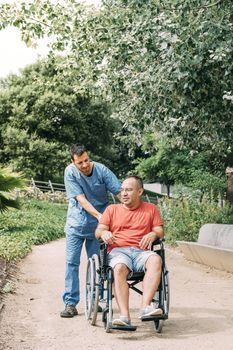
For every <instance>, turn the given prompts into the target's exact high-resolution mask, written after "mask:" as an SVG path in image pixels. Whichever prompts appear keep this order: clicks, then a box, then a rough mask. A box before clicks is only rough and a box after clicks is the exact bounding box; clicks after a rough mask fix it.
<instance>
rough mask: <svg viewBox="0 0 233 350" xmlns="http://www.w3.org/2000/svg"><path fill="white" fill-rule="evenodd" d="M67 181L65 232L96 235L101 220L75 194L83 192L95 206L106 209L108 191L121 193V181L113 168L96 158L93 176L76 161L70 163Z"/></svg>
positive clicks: (66, 170) (67, 168)
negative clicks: (67, 200) (86, 172)
mask: <svg viewBox="0 0 233 350" xmlns="http://www.w3.org/2000/svg"><path fill="white" fill-rule="evenodd" d="M64 182H65V187H66V193H67V196H68V198H69V206H68V211H67V220H66V225H65V233H67V234H70V233H71V234H72V233H74V234H76V235H79V236H83V237H85V238H94V231H95V229H96V226H97V224H98V220H97V219H96V218H95V217H94V216H92V215H90V214H89V213H88V212H87V211H86V210H85V209H84V208H82V207H81V205H80V204H79V202H78V201H77V199H76V197H77V196H78V195H80V194H84V195H85V197H86V199H87V200H88V201H89V202H90V203H91V204H92V205H93V207H95V209H96V210H98V211H99V212H100V213H103V211H104V210H105V208H106V207H107V205H108V204H109V203H108V194H107V193H108V191H109V192H111V193H112V194H114V195H116V194H118V193H119V192H120V187H121V183H120V182H119V180H118V179H117V177H116V176H115V174H114V173H113V172H112V171H111V170H109V169H108V168H107V167H106V166H105V165H103V164H101V163H97V162H93V170H92V174H91V175H90V176H85V175H83V174H82V173H81V172H80V171H79V170H78V169H77V167H76V166H75V165H74V164H70V165H68V166H67V167H66V169H65V177H64Z"/></svg>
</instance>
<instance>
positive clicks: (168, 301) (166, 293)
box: [164, 273, 170, 314]
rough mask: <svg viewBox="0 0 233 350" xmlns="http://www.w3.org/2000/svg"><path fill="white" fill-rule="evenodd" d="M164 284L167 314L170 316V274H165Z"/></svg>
mask: <svg viewBox="0 0 233 350" xmlns="http://www.w3.org/2000/svg"><path fill="white" fill-rule="evenodd" d="M164 282H165V296H166V300H165V303H166V305H165V312H166V313H167V314H168V312H169V306H170V284H169V277H168V273H165V276H164Z"/></svg>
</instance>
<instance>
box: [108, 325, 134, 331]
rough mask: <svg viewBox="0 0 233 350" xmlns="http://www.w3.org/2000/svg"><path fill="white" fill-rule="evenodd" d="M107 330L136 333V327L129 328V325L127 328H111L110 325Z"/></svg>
mask: <svg viewBox="0 0 233 350" xmlns="http://www.w3.org/2000/svg"><path fill="white" fill-rule="evenodd" d="M109 328H110V329H113V330H118V331H128V332H134V331H136V329H137V326H131V325H129V326H113V325H111V326H110V327H109Z"/></svg>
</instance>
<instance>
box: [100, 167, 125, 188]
mask: <svg viewBox="0 0 233 350" xmlns="http://www.w3.org/2000/svg"><path fill="white" fill-rule="evenodd" d="M103 176H104V182H105V184H106V188H107V190H108V191H109V192H111V193H112V194H114V195H117V194H118V193H119V192H120V188H121V183H120V181H119V180H118V178H117V177H116V175H115V174H114V173H113V172H112V171H111V170H110V169H108V168H107V167H104V169H103Z"/></svg>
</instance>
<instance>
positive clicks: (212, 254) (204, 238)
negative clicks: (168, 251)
mask: <svg viewBox="0 0 233 350" xmlns="http://www.w3.org/2000/svg"><path fill="white" fill-rule="evenodd" d="M177 244H178V246H179V247H180V248H181V250H182V252H183V254H184V256H185V257H186V258H187V259H188V260H191V261H195V262H198V263H201V264H204V265H208V266H212V267H215V268H217V269H220V270H225V271H228V272H231V273H233V225H223V224H205V225H203V226H202V227H201V229H200V231H199V236H198V241H197V242H185V241H177Z"/></svg>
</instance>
